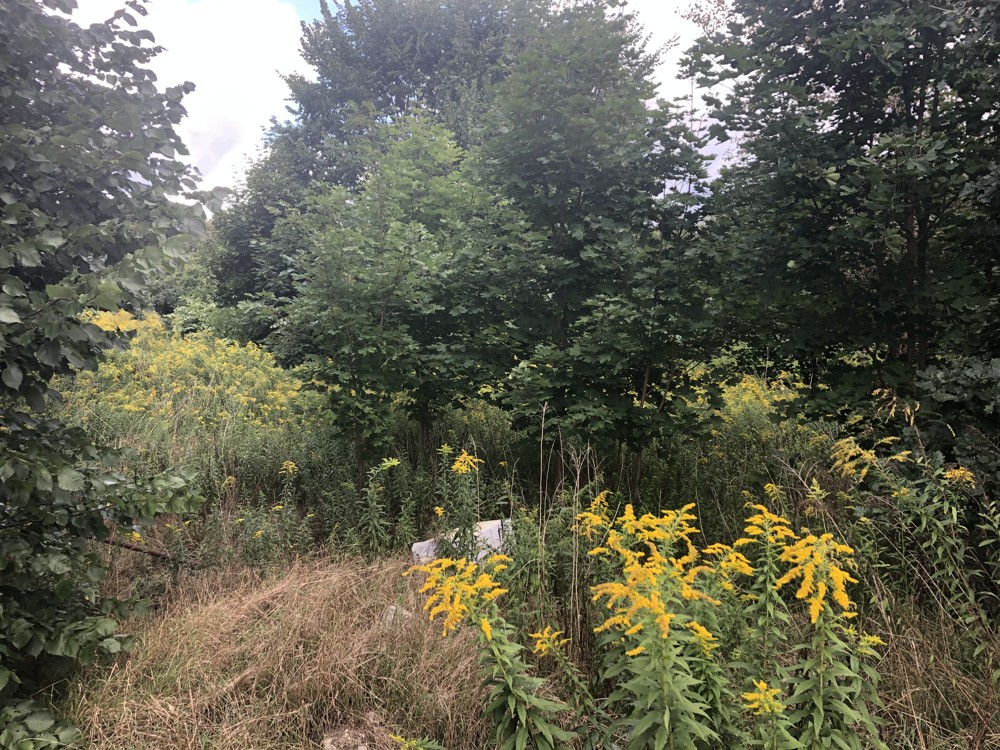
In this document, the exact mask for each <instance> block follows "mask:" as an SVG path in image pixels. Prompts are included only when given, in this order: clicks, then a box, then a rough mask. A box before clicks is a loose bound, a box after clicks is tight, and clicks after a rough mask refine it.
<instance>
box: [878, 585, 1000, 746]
mask: <svg viewBox="0 0 1000 750" xmlns="http://www.w3.org/2000/svg"><path fill="white" fill-rule="evenodd" d="M883 606H884V611H883V623H882V624H881V626H880V627H879V628H877V632H878V633H879V635H881V636H882V638H883V639H884V640H885V641H886V642H887V646H886V647H885V648H884V649H881V650H882V651H883V652H884V658H883V659H882V661H881V663H880V664H879V672H880V673H881V675H882V682H881V685H880V688H879V694H880V695H881V697H882V699H883V701H884V703H885V710H884V711H883V714H884V717H885V719H886V726H885V727H884V728H883V732H882V734H883V739H885V740H886V742H887V743H888V744H889V746H890V747H892V748H905V749H907V750H909V749H911V748H912V749H913V750H952V749H954V750H959V749H960V748H961V750H995V748H1000V693H998V691H997V689H996V687H995V686H994V685H993V684H992V683H991V679H990V672H991V667H990V663H991V657H992V659H995V658H996V657H997V656H998V655H1000V642H998V641H997V639H996V636H994V635H992V634H989V633H985V632H984V631H983V629H982V628H975V627H966V626H962V625H959V624H958V623H957V622H955V620H954V619H953V618H951V617H949V616H947V615H946V614H944V613H943V612H940V611H934V610H929V611H928V610H927V609H923V608H920V607H918V606H916V605H915V603H914V602H912V601H906V600H898V599H897V600H893V601H892V604H891V606H890V605H889V604H888V602H886V603H885V604H884V605H883ZM977 647H978V648H979V649H981V653H980V654H979V655H977V656H972V654H973V652H974V651H975V649H976V648H977Z"/></svg>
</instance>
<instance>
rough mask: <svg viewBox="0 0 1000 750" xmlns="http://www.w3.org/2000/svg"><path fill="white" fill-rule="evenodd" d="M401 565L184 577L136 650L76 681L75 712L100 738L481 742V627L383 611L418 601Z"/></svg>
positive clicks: (236, 743) (231, 744)
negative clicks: (454, 629)
mask: <svg viewBox="0 0 1000 750" xmlns="http://www.w3.org/2000/svg"><path fill="white" fill-rule="evenodd" d="M405 567H406V565H405V563H404V562H402V561H399V560H396V561H381V562H376V563H371V564H368V563H365V562H363V561H359V560H355V559H351V560H341V561H335V560H328V559H317V560H312V561H307V562H298V563H295V564H294V565H293V566H292V567H291V568H290V569H288V570H286V571H284V572H282V573H281V574H280V575H277V576H274V577H270V578H263V579H262V578H261V577H260V576H259V575H258V574H254V573H252V572H250V571H248V570H245V569H231V570H227V571H218V572H213V573H210V574H205V575H202V576H200V577H196V578H188V579H186V580H182V581H180V582H179V583H178V585H177V586H176V587H175V588H174V589H173V590H172V591H171V592H170V594H169V596H168V598H167V603H166V605H165V606H164V607H163V608H162V609H161V610H160V611H159V612H158V613H157V614H156V615H155V616H151V617H149V618H147V619H146V620H145V621H143V622H140V623H137V624H136V625H135V626H134V627H133V628H132V632H135V633H136V635H137V636H138V642H137V644H136V646H135V648H134V650H133V652H132V654H131V655H130V656H129V657H128V658H122V659H121V660H119V661H118V662H117V663H115V664H114V665H112V666H110V667H104V668H99V669H94V670H92V671H91V672H90V673H89V674H88V675H86V676H85V677H84V679H82V680H79V681H77V683H76V684H75V685H74V686H73V688H72V689H71V694H70V697H69V706H70V711H71V712H72V714H73V718H74V719H75V720H76V721H77V722H78V723H79V725H80V727H81V728H82V729H83V731H84V734H85V735H86V736H87V737H88V738H89V740H90V742H91V743H92V747H93V748H95V750H100V749H102V748H108V749H110V748H114V750H125V749H126V748H133V749H135V750H140V749H146V748H148V749H149V750H153V749H154V748H155V749H156V750H171V749H173V748H177V749H179V748H199V749H200V748H213V749H216V748H217V749H219V750H223V749H227V748H232V750H237V748H238V749H239V750H249V749H252V748H261V750H264V749H265V748H266V749H267V750H272V749H273V748H316V747H319V746H320V744H321V743H322V740H323V738H324V737H330V738H332V737H335V736H337V735H342V736H347V735H350V736H352V737H354V738H356V740H357V739H361V738H363V740H364V742H365V743H366V744H367V745H368V747H369V748H379V749H381V748H390V747H396V745H395V743H393V742H392V741H391V740H389V739H388V735H389V734H390V733H399V734H403V735H405V736H422V735H430V736H436V737H439V738H440V739H441V740H442V741H443V742H444V744H445V745H446V746H448V747H449V748H451V749H452V750H463V749H467V750H473V749H474V748H475V749H476V750H479V748H482V747H484V746H485V745H486V744H487V740H486V732H487V727H486V726H485V725H484V724H483V722H482V721H481V719H480V716H481V713H482V705H483V703H482V702H483V693H482V688H481V687H480V680H479V675H478V672H477V662H476V658H477V655H476V648H475V642H474V640H472V639H470V638H468V637H466V638H463V637H461V636H459V637H449V638H448V639H447V640H445V639H443V638H442V637H441V632H440V629H439V628H438V627H437V626H434V625H431V624H430V623H428V622H427V621H426V618H424V617H421V616H419V614H417V615H415V616H413V617H410V618H405V617H398V618H397V619H396V620H395V621H394V622H392V623H391V624H388V625H386V624H385V623H384V621H383V618H384V613H385V611H386V608H387V607H388V606H390V605H393V604H395V605H399V606H402V607H405V608H406V609H407V610H410V611H412V612H418V610H419V608H420V604H419V602H418V600H417V596H416V594H415V593H414V592H413V591H412V589H411V588H410V587H408V586H407V585H406V582H405V580H404V579H402V578H401V577H400V574H401V573H402V572H403V570H405ZM333 746H334V747H336V745H333ZM356 746H357V742H355V744H354V747H356Z"/></svg>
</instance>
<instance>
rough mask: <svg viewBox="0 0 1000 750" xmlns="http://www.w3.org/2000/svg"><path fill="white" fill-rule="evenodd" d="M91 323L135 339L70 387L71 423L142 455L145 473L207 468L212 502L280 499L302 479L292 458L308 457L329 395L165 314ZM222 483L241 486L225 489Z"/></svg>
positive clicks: (102, 315) (93, 316)
mask: <svg viewBox="0 0 1000 750" xmlns="http://www.w3.org/2000/svg"><path fill="white" fill-rule="evenodd" d="M87 317H88V318H89V321H90V322H91V323H93V324H95V325H97V326H99V327H101V328H104V329H107V330H121V331H128V332H131V334H132V338H131V341H130V344H129V346H128V347H127V348H125V349H122V350H113V351H111V352H108V354H107V357H106V359H105V360H104V361H103V362H102V363H101V364H100V365H99V367H98V369H97V370H96V371H94V372H89V371H81V372H78V373H77V374H76V375H75V377H74V378H73V379H72V380H71V381H67V382H64V383H62V384H61V387H60V390H61V391H62V392H63V394H64V396H65V404H64V407H63V413H64V414H65V415H66V417H67V418H68V419H69V420H71V421H73V422H76V423H80V424H83V425H85V426H86V427H87V428H88V430H90V431H91V433H92V434H94V435H95V437H96V438H97V439H98V440H99V441H102V442H105V443H108V444H111V445H114V446H117V447H123V448H132V449H134V450H135V451H136V453H137V454H138V459H137V460H138V462H139V464H145V465H150V466H152V467H154V468H162V467H165V466H171V465H192V466H196V467H198V468H200V469H202V471H203V475H204V479H205V480H206V483H205V487H204V489H205V490H206V491H207V492H208V493H209V494H212V493H218V492H220V491H221V492H222V494H223V495H224V496H228V494H231V493H232V491H233V490H234V489H235V487H236V486H237V485H236V480H237V479H238V480H239V485H238V486H239V487H240V488H241V491H242V492H249V493H252V495H256V493H257V492H259V491H262V490H264V489H265V488H267V490H268V492H270V491H271V490H272V489H273V490H274V491H277V489H278V488H275V487H272V485H273V484H274V483H275V477H280V478H282V479H286V478H288V477H292V476H295V475H296V474H297V473H298V472H299V466H298V465H297V464H296V463H295V462H294V461H293V460H292V459H291V458H290V455H291V454H293V453H302V450H301V448H300V446H301V445H302V443H303V441H304V439H305V437H306V436H307V434H308V433H309V431H310V430H311V429H313V428H314V423H313V421H312V420H313V417H312V414H313V413H315V412H316V410H317V409H318V407H319V406H320V404H321V400H322V396H321V395H320V394H318V393H313V392H310V391H307V390H304V389H303V382H302V381H301V380H299V379H298V378H297V377H295V375H294V374H292V373H290V372H287V371H285V370H283V369H282V368H280V367H279V366H278V365H277V363H276V362H275V361H274V358H273V357H272V356H271V355H270V354H268V353H267V352H265V351H263V350H262V349H261V348H260V347H258V346H256V345H254V344H239V343H236V342H233V341H227V340H224V339H219V338H216V337H214V336H212V335H211V334H209V333H207V332H199V333H193V334H188V335H180V334H177V333H172V332H170V331H169V330H168V329H167V327H166V326H165V325H164V323H163V321H162V320H161V319H160V318H159V317H158V316H157V315H155V314H148V315H146V316H145V317H143V318H136V317H134V316H132V315H131V314H130V313H128V312H125V311H120V312H117V313H106V312H91V313H88V315H87ZM282 462H284V463H282ZM279 467H280V468H279ZM215 477H218V478H219V481H215V479H214V478H215ZM222 477H227V478H228V477H233V480H232V484H231V485H228V486H225V487H223V485H222V484H221V478H222ZM209 480H211V481H209Z"/></svg>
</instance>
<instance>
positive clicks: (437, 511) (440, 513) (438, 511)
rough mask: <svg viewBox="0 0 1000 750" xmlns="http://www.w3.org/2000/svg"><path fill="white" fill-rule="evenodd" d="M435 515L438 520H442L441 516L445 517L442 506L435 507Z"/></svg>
mask: <svg viewBox="0 0 1000 750" xmlns="http://www.w3.org/2000/svg"><path fill="white" fill-rule="evenodd" d="M434 514H435V515H436V516H437V517H438V518H440V517H441V516H443V515H444V508H442V507H441V506H440V505H435V506H434Z"/></svg>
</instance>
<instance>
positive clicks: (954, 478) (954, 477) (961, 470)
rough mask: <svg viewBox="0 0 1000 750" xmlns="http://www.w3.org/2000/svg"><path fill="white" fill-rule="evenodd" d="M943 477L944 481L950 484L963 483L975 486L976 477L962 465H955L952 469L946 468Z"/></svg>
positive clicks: (967, 485)
mask: <svg viewBox="0 0 1000 750" xmlns="http://www.w3.org/2000/svg"><path fill="white" fill-rule="evenodd" d="M944 478H945V481H947V482H949V483H951V484H955V485H959V486H963V485H964V486H966V487H975V486H976V477H975V475H973V473H972V472H971V471H969V470H968V469H966V468H965V467H963V466H957V467H955V468H954V469H948V470H947V471H945V473H944Z"/></svg>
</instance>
